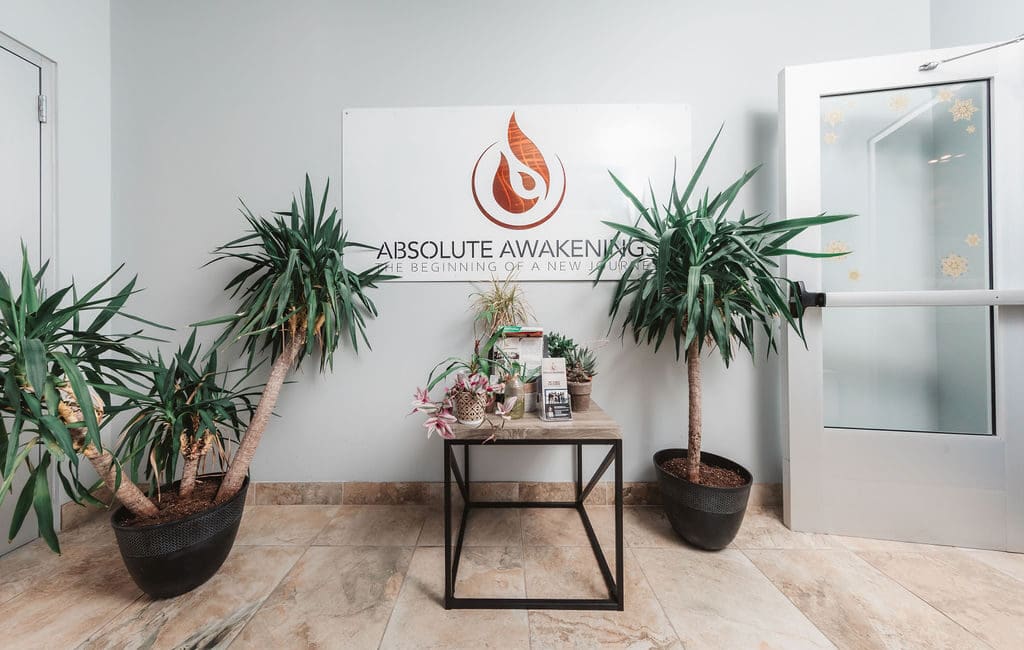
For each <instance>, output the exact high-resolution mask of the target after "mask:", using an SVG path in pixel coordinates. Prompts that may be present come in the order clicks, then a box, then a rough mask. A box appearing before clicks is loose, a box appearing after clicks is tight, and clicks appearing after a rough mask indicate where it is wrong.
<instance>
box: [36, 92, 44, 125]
mask: <svg viewBox="0 0 1024 650" xmlns="http://www.w3.org/2000/svg"><path fill="white" fill-rule="evenodd" d="M36 109H37V112H38V114H39V123H40V124H46V95H39V97H37V98H36Z"/></svg>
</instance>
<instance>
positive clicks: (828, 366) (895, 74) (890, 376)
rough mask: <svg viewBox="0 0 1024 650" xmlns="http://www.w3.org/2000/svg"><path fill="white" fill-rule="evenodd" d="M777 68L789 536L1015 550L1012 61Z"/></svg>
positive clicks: (1021, 245)
mask: <svg viewBox="0 0 1024 650" xmlns="http://www.w3.org/2000/svg"><path fill="white" fill-rule="evenodd" d="M975 49H978V48H956V49H952V50H942V51H931V52H922V53H915V54H907V55H898V56H885V57H877V58H871V59H860V60H854V61H842V62H836V63H824V64H816V65H808V66H799V67H792V68H786V69H785V70H783V71H782V73H781V74H780V78H779V82H780V108H781V110H780V127H781V130H782V133H783V138H784V149H783V152H782V158H783V165H784V177H783V178H784V180H783V188H782V214H783V216H789V217H793V216H800V215H808V214H815V213H817V212H820V211H828V212H834V213H841V212H853V213H857V215H858V216H857V217H855V218H853V219H851V220H849V221H846V222H840V223H837V224H830V225H827V226H823V227H821V228H815V229H812V230H809V231H807V232H806V233H804V234H803V235H801V237H800V238H798V239H797V240H795V241H794V242H793V243H794V244H795V246H794V247H795V248H802V249H805V250H821V251H832V252H844V251H850V252H849V254H848V255H845V256H843V257H839V258H831V259H808V258H788V259H787V260H785V267H784V268H785V273H786V276H787V277H789V278H790V279H792V280H796V281H803V282H804V283H805V284H806V287H807V290H808V292H814V293H818V292H820V293H822V294H824V295H823V297H822V298H823V300H824V303H825V304H824V307H821V308H809V309H808V310H807V311H806V317H805V320H804V327H805V334H806V341H807V345H806V347H805V346H804V344H803V343H802V342H801V341H800V340H799V338H798V337H797V335H796V333H795V332H793V331H789V332H788V333H787V334H786V336H785V337H784V347H785V349H784V351H783V359H784V373H785V383H786V389H785V390H786V395H785V400H784V431H785V435H786V439H785V440H784V449H785V452H784V456H785V457H784V472H783V474H784V481H785V485H784V488H785V518H786V523H787V524H788V525H789V526H790V527H792V528H793V529H794V530H801V531H815V532H827V533H836V534H845V535H855V536H864V537H875V538H882V539H895V540H904V541H914V542H928V543H935V544H950V545H960V546H971V547H980V548H994V549H1010V550H1016V551H1024V306H1021V305H1022V304H1024V291H1022V290H1024V190H1022V186H1024V154H1022V151H1024V45H1010V46H1007V47H1002V48H998V49H993V50H990V51H987V52H984V53H979V54H975V55H973V56H968V57H965V58H960V59H956V60H953V61H949V62H946V63H942V64H941V65H939V66H938V67H937V68H934V69H931V70H921V69H920V67H921V65H922V64H924V63H926V62H930V61H941V60H945V59H950V58H952V57H955V56H958V55H960V54H964V53H967V52H969V51H973V50H975Z"/></svg>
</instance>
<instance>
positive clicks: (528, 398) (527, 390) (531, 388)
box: [523, 379, 540, 413]
mask: <svg viewBox="0 0 1024 650" xmlns="http://www.w3.org/2000/svg"><path fill="white" fill-rule="evenodd" d="M539 382H540V380H539V379H538V380H536V381H531V382H530V383H528V384H525V385H524V387H523V405H524V408H525V409H526V412H527V413H533V412H534V411H536V410H537V384H538V383H539Z"/></svg>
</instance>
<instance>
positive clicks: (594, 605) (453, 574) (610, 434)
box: [444, 404, 624, 611]
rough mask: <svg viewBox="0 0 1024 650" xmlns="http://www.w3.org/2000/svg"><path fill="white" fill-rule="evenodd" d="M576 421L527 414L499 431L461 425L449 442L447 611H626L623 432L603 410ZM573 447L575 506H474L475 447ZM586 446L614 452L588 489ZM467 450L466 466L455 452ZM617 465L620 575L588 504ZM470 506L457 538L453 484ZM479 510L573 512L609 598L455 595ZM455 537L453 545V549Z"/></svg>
mask: <svg viewBox="0 0 1024 650" xmlns="http://www.w3.org/2000/svg"><path fill="white" fill-rule="evenodd" d="M573 417H574V419H573V421H571V422H545V421H544V420H541V419H540V418H538V417H537V416H536V414H533V413H528V414H526V416H524V417H523V418H522V419H521V420H510V421H508V422H506V423H505V427H504V429H502V430H500V431H496V430H494V429H491V428H490V427H489V426H487V425H486V424H485V425H483V426H480V427H468V426H465V425H461V424H460V425H456V426H455V428H454V432H455V438H454V439H450V440H445V441H444V606H445V609H588V610H618V611H622V609H623V606H624V600H623V557H622V556H623V544H622V429H621V427H619V425H618V423H616V422H615V420H613V419H612V418H611V417H609V416H608V414H607V413H605V412H604V411H603V410H601V408H600V407H599V406H597V405H596V404H592V405H591V407H590V410H589V411H586V412H584V413H575V414H573ZM491 434H495V435H496V438H495V439H494V440H490V441H488V442H486V444H487V445H495V446H504V445H571V446H574V447H576V498H575V500H574V501H508V502H506V501H474V500H473V499H472V498H471V496H470V491H469V485H470V463H469V450H470V447H472V446H474V445H481V444H484V443H485V441H487V439H488V438H489V437H490V436H491ZM584 445H607V446H609V447H610V449H609V450H608V454H607V455H606V456H605V457H604V460H603V461H602V462H601V465H600V466H599V467H598V468H597V471H596V472H595V473H594V475H593V477H591V479H590V480H589V482H587V484H586V485H584V484H583V447H584ZM457 446H461V447H462V466H461V468H460V466H459V462H458V460H457V459H456V455H455V447H457ZM613 462H614V463H615V575H614V576H613V575H612V571H611V569H610V568H609V566H608V561H607V559H606V558H605V555H604V550H603V549H602V548H601V544H600V543H599V542H598V540H597V534H596V533H595V532H594V526H593V525H592V524H591V523H590V517H589V516H588V515H587V510H586V507H585V506H584V502H585V501H586V500H587V497H588V496H589V495H590V492H591V491H592V490H593V489H594V487H596V486H597V484H598V481H600V479H601V477H602V476H603V475H604V473H605V472H606V471H607V470H608V468H609V467H610V466H611V464H612V463H613ZM453 478H454V479H455V480H454V482H455V485H456V487H457V488H458V490H459V492H460V493H461V495H462V501H463V503H464V504H465V505H464V506H463V509H462V518H461V521H460V522H459V529H458V533H457V535H455V534H453V531H452V479H453ZM475 508H573V509H575V510H576V511H577V512H578V513H579V515H580V519H581V520H582V522H583V528H584V529H585V530H586V532H587V537H588V538H589V540H590V546H591V548H593V550H594V556H595V557H596V558H597V564H598V566H599V567H600V568H601V574H602V575H603V577H604V582H605V585H606V586H607V588H608V597H607V598H461V597H459V596H457V595H456V594H455V581H456V578H457V576H458V572H459V559H460V558H461V556H462V542H463V540H464V539H465V535H466V524H467V521H468V518H469V512H470V511H471V510H473V509H475ZM453 538H454V545H453Z"/></svg>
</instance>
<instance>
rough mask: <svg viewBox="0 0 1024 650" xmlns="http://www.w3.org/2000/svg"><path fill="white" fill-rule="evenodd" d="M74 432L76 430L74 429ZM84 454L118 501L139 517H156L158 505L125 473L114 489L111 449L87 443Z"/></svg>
mask: <svg viewBox="0 0 1024 650" xmlns="http://www.w3.org/2000/svg"><path fill="white" fill-rule="evenodd" d="M78 431H79V435H80V436H81V440H82V441H84V440H85V433H84V432H82V431H81V429H79V430H78ZM72 433H74V431H72ZM82 455H83V456H85V457H86V458H87V459H88V460H89V462H90V463H92V466H93V467H94V468H95V469H96V473H97V474H99V475H100V478H101V479H103V482H104V483H105V484H106V486H107V487H108V488H110V491H111V492H113V493H115V494H116V495H117V499H118V501H120V502H121V503H122V505H124V507H125V508H128V510H129V511H131V513H132V514H133V515H136V516H139V517H155V516H156V515H157V514H158V512H159V511H158V510H157V507H156V505H155V504H154V503H153V502H152V501H151V500H150V499H149V497H147V496H146V495H145V493H144V492H143V491H142V490H140V489H139V486H137V485H135V483H133V482H132V480H131V479H130V478H129V477H128V476H127V475H125V474H123V473H122V475H121V486H120V487H118V488H117V490H115V489H114V485H115V483H116V481H117V468H116V467H115V465H114V457H113V456H111V455H110V452H109V451H97V450H96V447H94V446H92V445H85V446H84V447H83V449H82Z"/></svg>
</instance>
